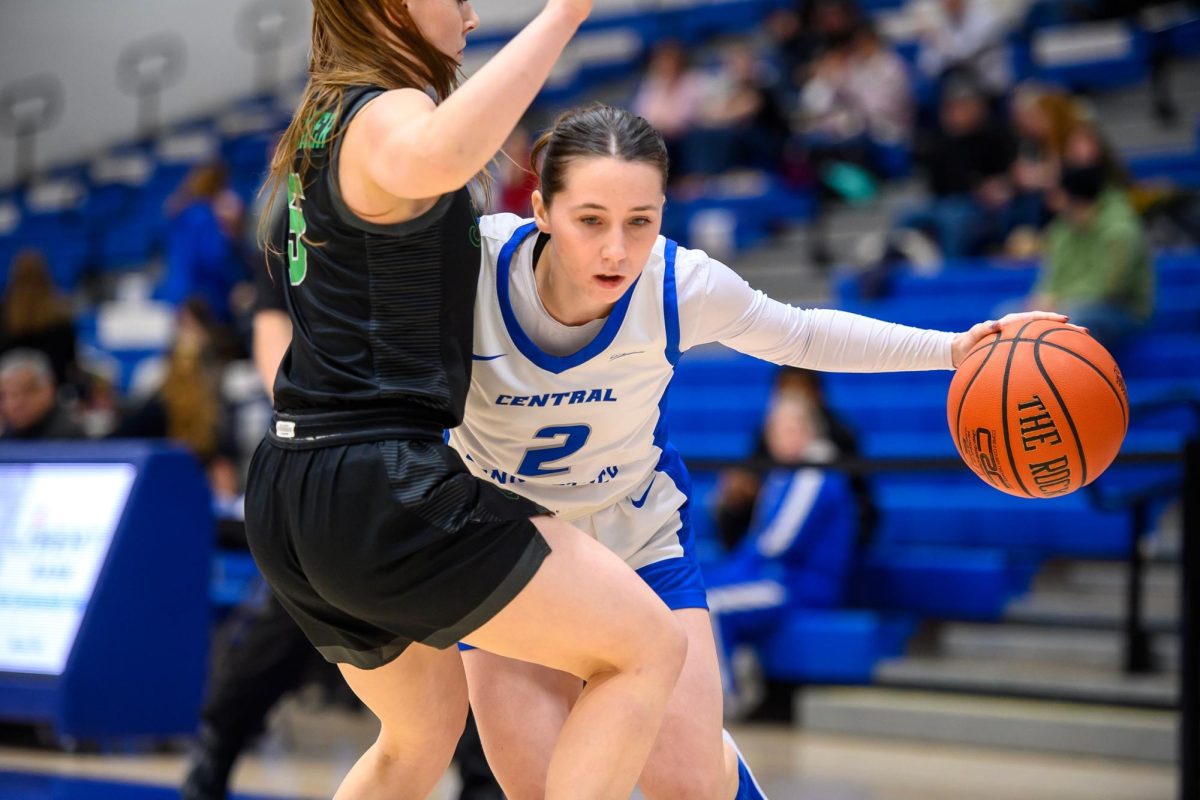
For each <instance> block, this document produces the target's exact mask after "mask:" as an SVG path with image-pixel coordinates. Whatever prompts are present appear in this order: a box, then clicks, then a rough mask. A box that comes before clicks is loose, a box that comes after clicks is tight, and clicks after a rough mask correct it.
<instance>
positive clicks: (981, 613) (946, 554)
mask: <svg viewBox="0 0 1200 800" xmlns="http://www.w3.org/2000/svg"><path fill="white" fill-rule="evenodd" d="M1037 564H1038V562H1037V561H1036V560H1035V559H1029V558H1024V559H1022V558H1019V557H1016V556H1014V555H1012V554H1010V553H1009V552H1007V551H1005V550H999V549H994V548H962V547H944V546H942V547H937V546H928V545H918V546H907V547H897V546H894V545H893V546H881V547H876V548H874V549H872V550H871V551H870V552H868V553H867V554H866V556H865V557H864V558H863V560H862V564H861V565H860V568H859V570H858V574H857V575H856V577H855V588H854V595H853V596H854V602H855V604H857V605H863V606H866V607H869V608H877V609H884V610H889V611H905V612H909V613H912V614H919V615H922V616H934V617H939V618H943V619H971V620H995V619H999V618H1000V617H1001V616H1002V615H1003V614H1004V609H1005V607H1006V606H1007V604H1008V602H1009V601H1010V600H1012V599H1013V598H1014V597H1016V596H1017V595H1019V594H1021V593H1022V592H1025V591H1026V590H1027V589H1028V588H1029V582H1030V580H1031V579H1032V577H1033V573H1034V571H1035V569H1036V566H1037Z"/></svg>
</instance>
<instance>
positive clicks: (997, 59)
mask: <svg viewBox="0 0 1200 800" xmlns="http://www.w3.org/2000/svg"><path fill="white" fill-rule="evenodd" d="M997 5H998V4H997V3H995V2H991V1H990V0H940V2H938V3H935V4H928V3H927V4H925V6H924V8H926V9H928V12H927V14H926V15H925V19H924V24H923V25H922V26H921V29H920V31H919V39H920V50H919V51H918V53H917V66H918V67H919V68H920V69H921V72H923V73H924V74H925V76H926V77H928V78H929V79H930V80H932V81H934V82H937V83H940V82H941V80H942V79H943V78H944V77H945V76H947V75H950V74H956V75H966V76H969V77H971V78H972V79H974V80H975V81H976V82H977V83H978V84H979V86H980V87H981V88H982V89H983V90H984V91H985V92H987V94H988V95H989V96H990V97H993V98H998V97H1002V96H1004V95H1005V94H1007V93H1008V90H1009V89H1010V88H1011V87H1012V80H1013V74H1012V65H1011V61H1012V57H1011V54H1010V53H1009V48H1008V42H1007V38H1008V34H1009V33H1010V32H1011V31H1012V30H1013V29H1014V28H1015V25H1014V24H1013V20H1012V19H1011V18H1008V17H1006V16H1005V15H1004V14H1002V13H1001V10H1000V9H999V8H997Z"/></svg>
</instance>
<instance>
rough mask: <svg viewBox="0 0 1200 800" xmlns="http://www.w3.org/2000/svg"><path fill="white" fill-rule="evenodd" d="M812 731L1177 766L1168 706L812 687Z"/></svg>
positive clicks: (808, 692)
mask: <svg viewBox="0 0 1200 800" xmlns="http://www.w3.org/2000/svg"><path fill="white" fill-rule="evenodd" d="M796 705H797V717H798V719H799V720H800V723H801V724H802V725H803V726H804V729H805V730H806V731H813V732H817V733H831V734H849V735H856V736H872V737H875V736H879V737H896V738H902V739H910V740H913V739H915V740H920V741H928V742H944V743H949V742H952V743H954V744H956V745H966V746H976V747H994V748H1005V749H1018V750H1034V751H1037V752H1041V753H1061V754H1065V755H1084V756H1093V757H1100V758H1121V759H1134V760H1139V761H1148V762H1155V763H1172V762H1174V761H1175V754H1176V752H1177V744H1176V733H1175V716H1176V715H1175V714H1174V713H1172V712H1169V711H1151V710H1144V709H1129V708H1119V707H1112V706H1103V705H1094V706H1093V705H1079V704H1073V703H1070V704H1068V703H1053V702H1047V701H1036V700H1013V699H1009V698H988V697H977V696H971V695H956V694H946V693H933V692H916V691H910V690H900V689H885V688H873V687H872V688H810V689H805V690H804V691H803V692H802V693H800V695H799V696H798V697H797V699H796Z"/></svg>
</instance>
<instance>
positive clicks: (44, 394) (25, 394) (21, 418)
mask: <svg viewBox="0 0 1200 800" xmlns="http://www.w3.org/2000/svg"><path fill="white" fill-rule="evenodd" d="M0 431H2V432H0V440H3V441H43V440H46V439H83V438H84V432H83V428H81V427H80V426H79V424H78V423H76V422H75V420H73V419H71V416H70V415H69V414H68V412H67V410H66V409H65V408H64V407H63V406H62V405H61V404H60V403H59V401H58V387H57V384H56V383H55V380H54V370H53V368H52V367H51V365H50V359H49V358H48V357H47V356H46V354H45V353H42V352H41V351H38V350H31V349H28V348H18V349H16V350H10V351H9V352H8V353H7V354H6V355H4V356H3V357H0Z"/></svg>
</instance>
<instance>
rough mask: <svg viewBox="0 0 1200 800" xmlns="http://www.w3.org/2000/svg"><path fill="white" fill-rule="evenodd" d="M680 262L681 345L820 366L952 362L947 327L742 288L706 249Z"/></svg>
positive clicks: (940, 365)
mask: <svg viewBox="0 0 1200 800" xmlns="http://www.w3.org/2000/svg"><path fill="white" fill-rule="evenodd" d="M680 252H681V254H682V253H683V252H684V251H682V250H681V251H680ZM689 255H703V254H701V253H698V252H696V251H691V253H689ZM688 261H691V263H690V264H688V263H681V264H680V265H679V267H678V268H677V269H676V292H677V296H678V298H679V338H680V342H679V344H680V350H681V351H684V350H687V349H688V348H690V347H693V346H695V345H699V344H705V343H707V342H720V343H721V344H724V345H726V346H728V347H732V348H733V349H734V350H737V351H739V352H742V353H746V354H747V355H752V356H756V357H758V358H761V359H764V360H766V361H771V362H774V363H776V364H788V365H791V366H795V367H805V368H808V369H815V370H822V371H826V372H899V371H903V370H930V369H954V364H953V362H952V360H951V353H950V346H951V343H952V341H953V339H954V334H953V333H943V332H941V331H931V330H925V329H922V328H910V327H908V326H906V325H894V324H892V323H890V322H882V321H880V320H877V319H871V318H870V317H863V316H859V315H858V314H850V313H848V312H845V311H833V310H829V309H801V308H794V307H792V306H789V305H785V304H784V303H780V302H778V301H776V300H772V299H771V298H769V297H767V296H766V295H765V294H763V293H762V292H760V291H756V290H754V289H752V288H750V285H749V284H748V283H746V281H744V280H743V279H742V278H741V277H739V276H738V275H737V274H736V273H734V271H733V270H731V269H730V268H729V267H727V266H725V265H724V264H722V263H720V262H718V261H714V260H712V259H710V258H708V257H707V256H705V257H704V258H703V259H700V260H692V259H688Z"/></svg>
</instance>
